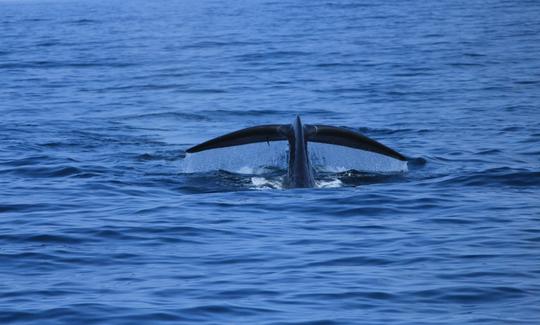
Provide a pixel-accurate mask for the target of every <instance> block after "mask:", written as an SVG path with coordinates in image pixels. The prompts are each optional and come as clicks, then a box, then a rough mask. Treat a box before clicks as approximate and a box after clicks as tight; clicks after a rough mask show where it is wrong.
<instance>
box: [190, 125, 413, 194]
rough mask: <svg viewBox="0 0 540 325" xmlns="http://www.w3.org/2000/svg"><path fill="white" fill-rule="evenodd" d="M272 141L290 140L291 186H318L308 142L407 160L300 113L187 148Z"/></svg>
mask: <svg viewBox="0 0 540 325" xmlns="http://www.w3.org/2000/svg"><path fill="white" fill-rule="evenodd" d="M270 141H288V143H289V170H288V173H287V179H286V182H285V183H286V185H287V186H289V187H312V186H314V185H315V180H314V176H313V168H312V166H311V163H310V161H309V155H308V154H307V150H308V148H307V143H308V141H311V142H319V143H327V144H333V145H338V146H344V147H349V148H354V149H359V150H364V151H370V152H374V153H377V154H380V155H384V156H388V157H391V158H394V159H397V160H401V161H406V160H407V158H406V157H405V156H403V155H402V154H400V153H399V152H397V151H395V150H393V149H391V148H389V147H387V146H385V145H384V144H382V143H380V142H377V141H375V140H373V139H371V138H369V137H367V136H365V135H363V134H362V133H360V132H357V131H354V130H350V129H346V128H342V127H336V126H329V125H320V124H314V125H310V124H302V121H301V120H300V117H298V116H297V117H296V119H295V121H294V122H293V123H292V124H269V125H259V126H253V127H249V128H246V129H242V130H238V131H235V132H231V133H228V134H225V135H222V136H220V137H217V138H214V139H211V140H208V141H206V142H203V143H201V144H198V145H196V146H194V147H191V148H189V149H187V150H186V152H188V153H195V152H200V151H204V150H210V149H217V148H224V147H231V146H238V145H243V144H250V143H256V142H270Z"/></svg>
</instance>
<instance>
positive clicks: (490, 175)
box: [440, 167, 540, 187]
mask: <svg viewBox="0 0 540 325" xmlns="http://www.w3.org/2000/svg"><path fill="white" fill-rule="evenodd" d="M440 184H444V185H464V186H494V185H502V186H518V187H522V186H540V172H536V171H528V170H514V169H511V168H508V167H503V168H494V169H488V170H485V171H482V172H475V173H471V174H469V175H464V176H457V177H453V178H451V179H449V180H445V181H442V182H440Z"/></svg>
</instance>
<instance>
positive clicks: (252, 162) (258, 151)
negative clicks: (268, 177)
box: [181, 141, 287, 174]
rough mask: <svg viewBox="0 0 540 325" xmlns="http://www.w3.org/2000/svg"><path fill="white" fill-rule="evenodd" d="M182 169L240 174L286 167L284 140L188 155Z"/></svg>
mask: <svg viewBox="0 0 540 325" xmlns="http://www.w3.org/2000/svg"><path fill="white" fill-rule="evenodd" d="M181 168H182V171H183V172H184V173H200V172H206V171H211V170H226V171H230V172H233V173H239V174H264V173H266V172H268V171H270V170H272V169H287V142H285V141H275V142H264V143H262V142H261V143H252V144H246V145H241V146H234V147H227V148H219V149H212V150H208V151H202V152H197V153H194V154H187V155H186V158H185V159H184V161H183V164H182V167H181Z"/></svg>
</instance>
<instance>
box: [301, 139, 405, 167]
mask: <svg viewBox="0 0 540 325" xmlns="http://www.w3.org/2000/svg"><path fill="white" fill-rule="evenodd" d="M308 150H309V153H310V159H311V163H312V165H313V167H314V168H315V169H316V170H318V171H325V172H344V171H348V170H357V171H360V172H369V173H400V172H406V171H407V162H406V161H400V160H397V159H394V158H390V157H387V156H383V155H379V154H376V153H372V152H368V151H363V150H358V149H353V148H348V147H342V146H336V145H331V144H324V143H313V142H309V143H308Z"/></svg>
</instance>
